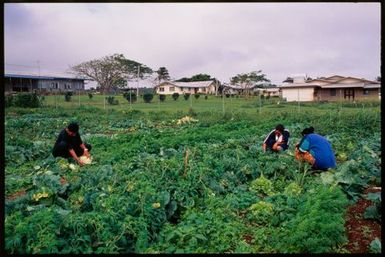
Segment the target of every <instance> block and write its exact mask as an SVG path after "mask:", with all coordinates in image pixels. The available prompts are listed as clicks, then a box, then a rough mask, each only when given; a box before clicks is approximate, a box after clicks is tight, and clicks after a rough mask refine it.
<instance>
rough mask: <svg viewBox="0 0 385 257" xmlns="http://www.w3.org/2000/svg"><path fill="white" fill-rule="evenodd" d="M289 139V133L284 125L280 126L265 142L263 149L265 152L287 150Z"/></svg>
mask: <svg viewBox="0 0 385 257" xmlns="http://www.w3.org/2000/svg"><path fill="white" fill-rule="evenodd" d="M289 138H290V133H289V131H288V130H287V129H285V127H284V126H283V125H282V124H278V125H277V126H276V127H275V129H274V130H272V131H271V132H270V133H269V134H268V135H267V137H266V138H265V140H264V141H263V144H262V149H263V151H264V152H266V150H267V149H268V150H271V151H273V152H279V151H283V150H286V149H287V148H288V147H289Z"/></svg>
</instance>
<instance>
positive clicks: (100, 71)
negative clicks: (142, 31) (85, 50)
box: [71, 54, 153, 91]
mask: <svg viewBox="0 0 385 257" xmlns="http://www.w3.org/2000/svg"><path fill="white" fill-rule="evenodd" d="M71 71H72V72H73V73H75V74H77V75H80V76H83V77H86V78H89V79H92V80H94V81H96V82H97V83H98V84H99V85H100V88H101V89H102V90H103V91H104V90H109V89H111V88H116V87H122V86H125V85H126V81H127V80H131V79H133V78H135V77H138V75H139V77H140V78H144V77H145V76H146V75H147V74H151V73H152V72H153V71H152V69H151V68H149V67H147V66H146V65H144V64H141V63H139V62H137V61H134V60H130V59H126V58H125V57H124V55H123V54H113V55H110V56H105V57H102V58H100V59H95V60H91V61H86V62H83V63H80V64H77V65H75V66H73V67H71Z"/></svg>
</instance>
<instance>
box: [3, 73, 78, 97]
mask: <svg viewBox="0 0 385 257" xmlns="http://www.w3.org/2000/svg"><path fill="white" fill-rule="evenodd" d="M4 79H5V88H4V91H5V92H33V91H39V92H45V93H49V92H57V91H78V90H81V91H83V90H84V80H85V79H83V78H75V77H69V76H67V77H62V76H38V75H31V74H7V73H6V74H4Z"/></svg>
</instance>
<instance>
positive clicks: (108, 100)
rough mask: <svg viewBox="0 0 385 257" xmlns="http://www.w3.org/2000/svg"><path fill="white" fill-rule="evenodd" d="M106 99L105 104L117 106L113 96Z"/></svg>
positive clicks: (117, 102)
mask: <svg viewBox="0 0 385 257" xmlns="http://www.w3.org/2000/svg"><path fill="white" fill-rule="evenodd" d="M106 99H107V103H108V104H110V105H118V104H119V101H118V100H116V99H115V97H114V96H107V97H106Z"/></svg>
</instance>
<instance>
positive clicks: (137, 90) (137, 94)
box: [136, 65, 140, 98]
mask: <svg viewBox="0 0 385 257" xmlns="http://www.w3.org/2000/svg"><path fill="white" fill-rule="evenodd" d="M139 75H140V65H139V66H138V76H137V81H136V98H139Z"/></svg>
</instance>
